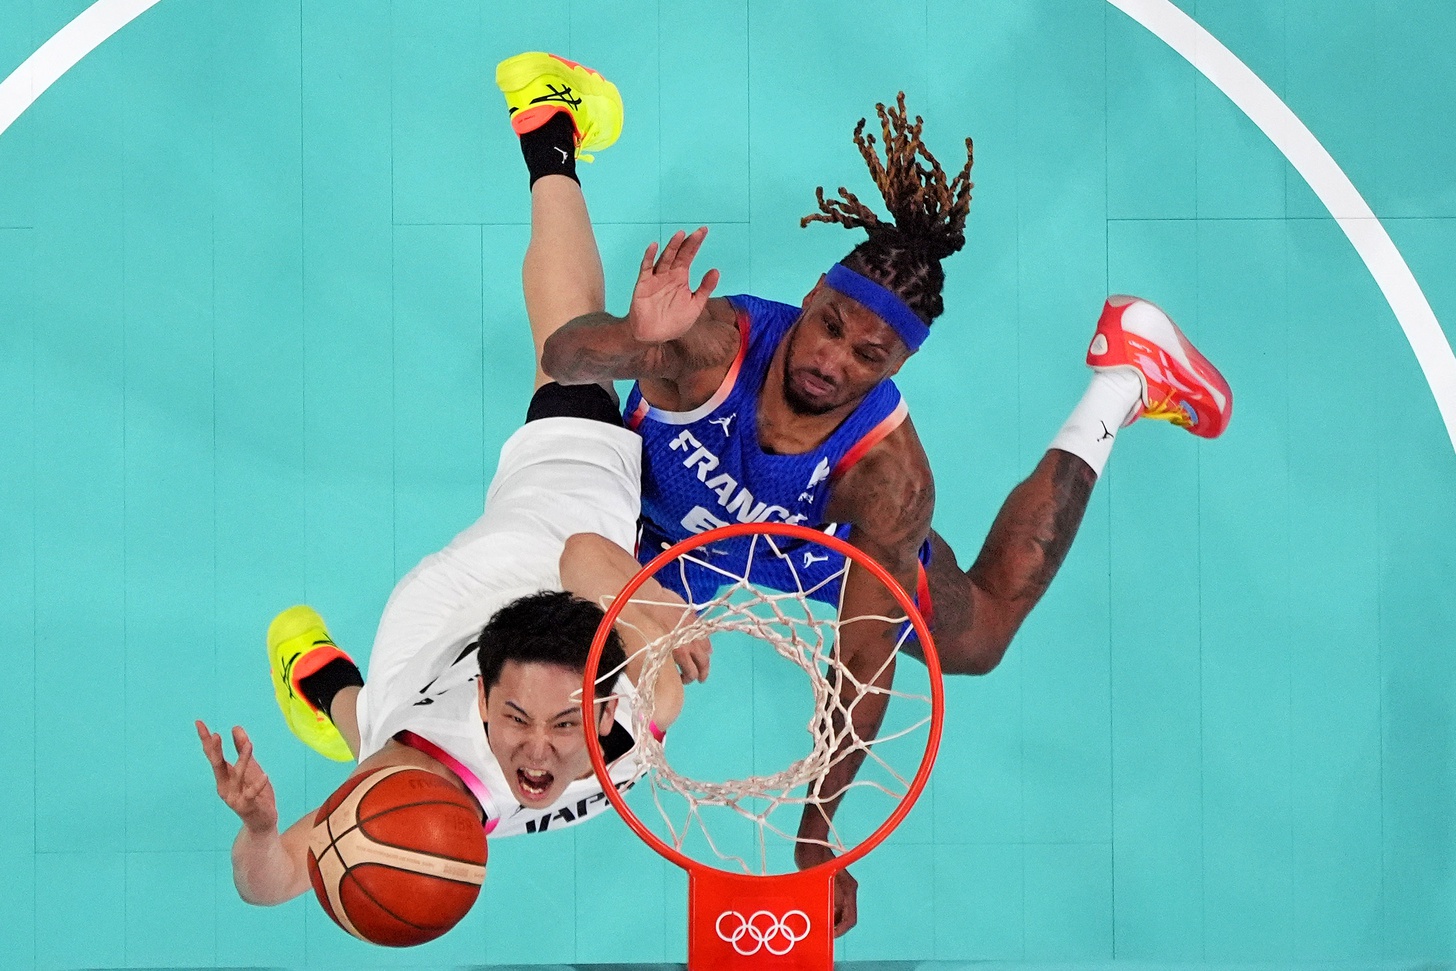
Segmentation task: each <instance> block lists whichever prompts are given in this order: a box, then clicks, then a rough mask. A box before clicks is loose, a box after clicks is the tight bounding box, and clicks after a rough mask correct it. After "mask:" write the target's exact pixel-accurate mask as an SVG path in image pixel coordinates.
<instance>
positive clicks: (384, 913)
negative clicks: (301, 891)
mask: <svg viewBox="0 0 1456 971" xmlns="http://www.w3.org/2000/svg"><path fill="white" fill-rule="evenodd" d="M406 770H410V771H424V770H422V769H419V768H418V767H416V766H389V767H386V768H382V769H379V770H377V771H376V772H373V773H369V774H366V775H364V776H361V777H359V779H358V781H357V782H355V783H354V784H353V785H352V786H349V788H348V789H347V790H346V791H345V792H343V793H342V794H339V793H336V794H335V796H333V797H330V800H329V801H328V802H326V803H325V804H324V806H323V807H321V809H320V812H319V813H318V814H316V815H315V820H316V822H315V830H314V837H313V839H312V840H311V845H310V856H311V857H312V859H311V861H310V862H311V863H312V869H313V871H314V873H315V874H316V876H317V880H318V882H317V884H316V885H315V889H316V890H318V891H320V894H319V896H320V898H321V901H320V902H321V903H323V905H324V908H325V910H326V911H328V912H329V916H331V917H332V918H333V919H334V920H335V921H336V922H337V923H338V924H339V926H340V927H342V928H343V929H344V930H346V931H348V932H349V933H350V934H352V935H353V936H355V937H358V938H360V939H361V940H365V941H371V940H372V941H374V942H375V943H381V944H388V945H390V946H403V945H406V944H410V943H423V942H424V941H425V940H433V939H434V938H436V937H438V936H440V935H441V934H443V933H445V931H447V930H449V929H450V927H452V926H454V924H455V923H456V922H458V920H459V916H462V915H463V910H462V908H464V909H468V908H469V907H470V906H471V905H473V904H474V902H475V900H476V899H477V896H478V894H479V892H480V887H481V885H482V884H483V883H484V881H485V866H484V865H483V864H484V859H483V856H484V854H482V855H481V856H479V857H476V859H481V863H475V862H473V861H472V860H470V859H460V858H459V857H457V856H448V855H443V854H441V853H439V852H436V851H435V850H434V849H429V850H427V849H420V848H415V847H412V846H410V845H408V839H407V835H408V833H409V832H410V831H411V830H412V829H413V828H414V827H413V825H412V821H411V820H410V813H411V812H412V811H413V810H416V809H423V808H424V807H428V806H453V807H456V808H458V809H461V810H465V811H468V812H469V814H470V815H469V817H468V824H469V825H468V826H466V825H461V824H464V823H466V822H467V818H466V817H461V818H460V819H458V820H453V821H452V822H453V823H454V825H453V827H450V828H451V829H453V830H454V831H455V832H456V833H457V836H458V834H460V833H463V832H466V831H470V830H473V831H474V832H475V833H480V832H481V830H480V829H479V826H480V820H479V814H478V812H477V811H476V808H475V806H474V805H473V804H472V803H470V802H469V801H468V797H465V796H460V795H459V794H457V793H456V792H454V790H447V789H443V788H441V789H435V790H434V791H430V788H431V787H429V786H425V785H423V784H422V783H412V782H408V781H406V782H404V784H403V785H402V786H390V787H388V788H386V789H385V790H383V791H379V792H378V794H377V795H376V796H375V798H376V799H377V800H380V801H381V802H382V803H383V805H382V808H375V807H374V806H371V807H370V810H369V811H368V812H367V813H365V814H361V810H362V809H363V803H364V802H365V800H367V799H369V797H370V793H372V792H376V790H377V788H378V786H379V785H380V784H381V783H383V782H384V781H385V780H386V779H388V778H389V777H391V776H393V775H396V774H398V773H400V772H403V771H406ZM426 775H427V776H429V777H430V779H431V780H432V781H434V782H435V783H437V784H438V785H439V786H441V787H445V786H448V783H447V782H446V781H445V780H442V779H438V778H436V777H435V776H434V775H433V774H432V773H428V772H427V773H426ZM346 785H347V784H346ZM417 786H418V787H419V788H420V789H421V790H423V791H420V792H419V793H417V794H418V795H419V796H421V797H422V798H410V796H411V795H412V790H414V789H415V788H416V787H417ZM457 796H459V798H456V797H457ZM401 797H404V798H406V799H409V800H410V801H408V802H402V803H395V804H391V800H397V799H399V798H401ZM335 799H337V803H336V804H335V805H330V802H333V801H334V800H335ZM324 810H327V812H325V811H324ZM398 812H404V813H405V816H403V817H398V818H397V819H396V823H397V824H401V832H400V833H392V834H390V837H389V838H386V837H381V836H379V835H376V834H374V833H371V832H370V831H369V827H368V825H367V824H370V823H373V822H377V821H380V820H384V819H386V818H387V817H390V816H391V815H392V814H394V813H398ZM320 816H322V818H319V817H320ZM383 828H384V829H386V830H390V829H392V828H393V827H392V826H385V827H383ZM448 831H449V829H447V832H448ZM475 838H477V839H478V838H480V837H475ZM400 841H403V845H402V844H401V842H400ZM424 842H425V843H427V844H428V845H431V846H432V847H435V848H443V849H445V850H446V851H450V850H452V849H454V846H452V844H451V840H450V839H446V840H445V841H444V842H439V841H438V840H435V841H431V840H428V839H426V840H424ZM457 842H458V840H457ZM466 852H469V851H466ZM351 861H352V862H351ZM375 868H377V869H378V870H379V873H378V874H373V873H372V872H371V871H372V870H373V869H375ZM390 874H397V875H398V878H397V879H400V880H412V881H423V882H421V883H418V884H409V883H406V884H404V885H402V886H401V888H400V889H401V890H402V889H403V887H404V886H409V887H411V889H410V890H409V891H407V892H406V893H407V896H406V897H405V898H399V899H395V900H394V903H395V904H396V905H404V906H406V908H407V909H410V907H411V906H412V904H413V902H414V901H415V899H416V898H415V894H416V893H417V892H421V891H423V890H424V888H427V887H428V886H429V884H430V883H431V882H435V881H438V885H439V886H440V890H441V892H444V886H446V885H448V886H450V887H453V888H455V889H454V890H452V891H450V893H452V894H454V895H455V896H454V899H455V900H456V901H457V902H456V903H454V904H451V903H447V902H446V901H447V900H449V899H451V898H450V897H448V896H446V897H443V898H440V906H443V908H444V909H443V910H436V909H435V905H431V906H430V907H428V908H427V909H425V910H423V911H419V912H418V913H414V914H413V916H414V918H415V919H410V918H407V917H404V916H401V915H400V914H399V913H396V911H395V910H394V908H393V907H392V906H390V905H388V904H387V903H386V902H385V901H386V899H392V898H394V897H395V896H397V893H398V892H399V891H397V890H396V889H393V888H392V884H391V882H390V881H391V879H395V878H392V877H391V876H390ZM381 881H382V882H381ZM375 890H379V891H380V893H379V894H376V893H375V892H374V891H375ZM421 899H431V898H428V897H426V898H421ZM346 900H347V901H352V906H353V907H354V908H355V909H356V910H357V911H360V912H359V913H356V914H355V915H353V916H352V917H351V915H350V914H349V910H348V906H349V905H348V904H346V902H345V901H346ZM371 908H372V910H371ZM416 909H417V908H416ZM452 914H453V915H454V916H451V915H452ZM437 916H438V918H439V919H438V920H437V919H436V918H437ZM420 920H424V921H426V922H425V923H420V922H419V921H420ZM360 921H362V922H363V923H362V924H361V923H360ZM389 922H393V927H392V928H391V927H390V925H389ZM379 925H384V926H379ZM365 929H367V930H368V933H367V934H366V933H365V932H364V931H365Z"/></svg>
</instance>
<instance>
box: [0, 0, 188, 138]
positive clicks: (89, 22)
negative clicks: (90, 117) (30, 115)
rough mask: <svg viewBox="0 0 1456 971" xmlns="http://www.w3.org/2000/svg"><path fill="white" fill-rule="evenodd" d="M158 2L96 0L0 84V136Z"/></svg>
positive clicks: (143, 0) (157, 0)
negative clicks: (40, 99)
mask: <svg viewBox="0 0 1456 971" xmlns="http://www.w3.org/2000/svg"><path fill="white" fill-rule="evenodd" d="M160 2H161V0H98V2H96V3H94V4H92V5H91V6H89V7H87V8H86V9H85V10H83V11H82V12H81V13H80V15H79V16H77V17H76V19H75V20H73V21H71V22H70V23H69V24H66V26H64V27H62V28H61V29H60V31H59V32H57V34H56V36H54V37H52V38H51V39H50V40H48V41H46V42H45V43H44V44H42V45H41V46H40V48H39V49H38V50H37V51H36V52H35V53H34V54H32V55H30V56H29V57H27V58H26V59H25V63H24V64H21V65H20V66H19V67H18V68H16V69H15V70H14V71H12V72H11V74H10V76H9V77H8V78H6V79H5V80H4V81H0V135H3V134H5V130H6V129H7V128H9V127H10V126H11V125H12V124H14V123H15V119H17V118H19V117H20V116H21V115H23V114H24V113H25V109H27V108H29V107H30V106H31V105H33V104H35V99H36V98H39V97H40V96H41V95H43V94H45V91H46V89H47V88H49V87H50V86H51V85H53V84H55V83H56V81H57V80H59V79H60V77H61V75H62V74H65V73H66V72H67V71H69V70H70V69H71V68H73V67H75V66H76V63H77V62H78V61H80V60H81V58H83V57H85V56H86V55H87V54H90V53H91V52H92V51H94V50H95V49H96V48H98V47H100V46H101V43H102V42H103V41H105V40H106V38H108V37H110V36H111V35H112V34H114V33H116V32H117V31H118V30H120V29H121V28H123V27H125V26H126V25H127V24H129V23H131V22H132V21H133V20H135V19H137V18H138V17H140V16H141V15H142V14H144V13H146V12H147V11H148V10H150V9H151V8H152V7H154V6H156V5H157V4H158V3H160Z"/></svg>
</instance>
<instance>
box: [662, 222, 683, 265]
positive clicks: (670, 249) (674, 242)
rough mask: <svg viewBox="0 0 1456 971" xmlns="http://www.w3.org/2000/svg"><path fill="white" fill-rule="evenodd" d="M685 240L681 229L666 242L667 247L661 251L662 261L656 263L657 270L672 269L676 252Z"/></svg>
mask: <svg viewBox="0 0 1456 971" xmlns="http://www.w3.org/2000/svg"><path fill="white" fill-rule="evenodd" d="M685 238H686V237H685V236H684V235H683V231H682V230H681V229H679V230H678V231H677V232H675V233H673V234H672V239H670V240H668V241H667V246H666V247H664V248H663V250H662V259H660V260H658V261H657V268H658V269H659V270H670V269H672V266H673V263H674V261H676V260H677V251H678V250H679V249H681V248H682V244H683V240H684V239H685Z"/></svg>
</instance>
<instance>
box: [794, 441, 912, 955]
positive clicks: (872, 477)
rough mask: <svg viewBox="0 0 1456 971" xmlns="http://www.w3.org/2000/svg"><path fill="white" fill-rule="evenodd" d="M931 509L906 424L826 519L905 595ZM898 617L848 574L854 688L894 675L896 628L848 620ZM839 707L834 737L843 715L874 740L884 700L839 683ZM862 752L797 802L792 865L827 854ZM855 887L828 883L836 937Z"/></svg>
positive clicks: (866, 463) (845, 875)
mask: <svg viewBox="0 0 1456 971" xmlns="http://www.w3.org/2000/svg"><path fill="white" fill-rule="evenodd" d="M934 507H935V484H934V481H933V479H932V477H931V474H930V463H929V461H928V460H927V459H926V457H925V451H924V450H923V449H922V448H921V446H920V440H919V438H918V436H916V434H915V430H914V428H913V427H912V426H911V424H910V423H909V422H908V421H907V422H905V423H904V424H903V425H901V426H900V428H898V429H896V430H895V431H894V432H892V433H891V434H890V435H888V436H887V437H886V438H885V440H884V441H883V442H881V443H880V444H879V445H877V446H876V447H875V448H873V449H871V450H870V452H869V454H868V455H866V456H865V457H864V458H863V459H862V460H860V461H859V462H858V463H857V464H855V465H854V466H853V467H852V468H851V469H850V470H849V472H847V473H846V474H845V476H844V478H843V479H841V480H839V481H838V482H837V483H835V485H834V495H833V497H832V498H831V499H830V503H829V509H828V516H829V518H830V519H832V520H835V521H837V522H849V523H852V524H853V532H852V534H851V536H850V539H851V540H852V541H853V543H854V545H855V546H857V547H858V548H859V549H861V550H863V551H864V552H866V553H868V554H869V555H870V556H872V557H874V558H875V560H877V561H878V562H879V563H880V564H881V565H882V566H884V567H885V568H886V569H887V570H888V571H889V572H890V573H891V575H893V576H894V577H895V579H896V580H898V581H899V583H900V585H901V586H903V587H904V588H905V589H906V590H910V591H913V590H914V589H915V586H916V580H917V578H918V562H919V560H918V556H919V552H920V547H921V545H922V544H923V543H924V542H925V538H926V536H927V534H928V533H929V532H930V517H931V512H932V511H933V509H934ZM904 613H905V611H904V610H903V609H902V608H901V607H900V605H899V604H898V603H897V602H896V601H895V598H894V596H893V595H892V594H891V593H890V591H889V590H888V589H887V588H886V587H885V585H884V584H882V583H881V582H880V581H879V580H877V579H875V578H874V576H872V575H871V574H869V573H868V572H866V571H864V570H861V569H858V568H852V569H851V570H850V572H849V576H848V577H847V578H846V579H845V585H844V595H843V598H842V606H841V608H840V612H839V616H840V620H841V621H848V623H844V624H843V626H841V627H840V634H839V644H838V653H839V660H840V662H841V663H842V664H843V665H844V667H845V668H846V669H848V671H849V672H850V673H851V674H852V675H853V676H854V679H855V681H857V682H859V683H860V684H865V685H869V684H872V685H874V686H875V687H877V688H881V689H886V690H887V689H889V687H890V685H891V682H892V681H893V680H894V677H895V651H896V645H897V643H898V640H899V634H900V627H901V625H900V624H899V623H884V622H881V621H875V620H854V619H853V618H858V617H870V616H880V617H903V616H904ZM839 697H840V701H841V705H840V707H839V708H838V709H837V710H836V711H835V712H834V714H833V716H832V717H833V718H834V719H835V721H836V724H835V732H836V734H840V735H841V737H843V735H842V733H841V731H840V729H841V723H842V720H843V717H844V714H843V712H844V710H845V709H846V708H847V709H848V710H849V711H850V713H851V714H850V721H851V726H852V728H853V732H852V734H851V737H853V738H859V739H866V740H867V739H873V738H874V737H875V736H876V735H877V734H878V733H879V730H880V723H881V721H882V720H883V719H884V715H885V708H886V702H887V700H888V697H887V696H886V695H884V694H878V693H874V692H865V693H863V694H861V689H860V688H859V687H857V686H856V685H855V684H854V683H852V682H850V681H848V680H844V681H842V682H841V683H840V685H839ZM864 757H865V753H864V750H863V749H854V748H849V749H845V748H841V749H840V750H838V751H836V752H835V753H834V754H833V755H832V756H831V765H830V768H829V770H828V771H827V772H826V773H825V775H824V778H823V780H822V781H821V782H820V784H819V792H820V793H821V794H822V795H823V796H824V797H825V799H824V802H822V803H821V804H819V805H818V806H814V805H806V806H805V808H804V814H803V816H802V817H801V818H800V821H799V840H800V842H799V843H798V845H797V846H796V848H795V861H796V862H797V864H798V865H799V867H800V868H801V869H803V868H808V867H810V866H814V865H815V864H817V863H820V862H823V861H824V860H826V859H828V858H830V857H832V856H833V855H834V853H833V851H832V850H831V849H830V848H829V847H827V846H825V845H824V844H825V843H828V842H832V840H831V839H830V835H831V820H832V819H833V818H834V814H835V811H836V810H837V809H838V808H839V803H840V801H841V800H842V798H843V795H844V792H845V791H846V789H847V788H848V787H849V785H850V784H851V783H852V782H853V781H854V777H855V775H856V774H857V773H858V772H859V768H860V765H861V764H862V763H863V762H864ZM856 895H857V884H856V882H855V879H854V877H853V876H851V875H850V874H849V872H848V871H847V870H841V871H840V872H839V873H838V874H837V875H836V876H835V882H834V933H835V935H836V936H838V935H840V934H843V933H844V932H845V931H847V930H849V929H850V928H851V927H853V926H854V924H855V921H856V919H857V904H856Z"/></svg>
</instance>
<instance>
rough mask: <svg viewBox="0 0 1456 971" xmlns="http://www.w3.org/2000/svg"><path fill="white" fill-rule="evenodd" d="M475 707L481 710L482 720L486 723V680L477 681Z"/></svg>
mask: <svg viewBox="0 0 1456 971" xmlns="http://www.w3.org/2000/svg"><path fill="white" fill-rule="evenodd" d="M475 705H476V707H477V708H479V709H480V720H481V721H485V679H484V678H476V679H475Z"/></svg>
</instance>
